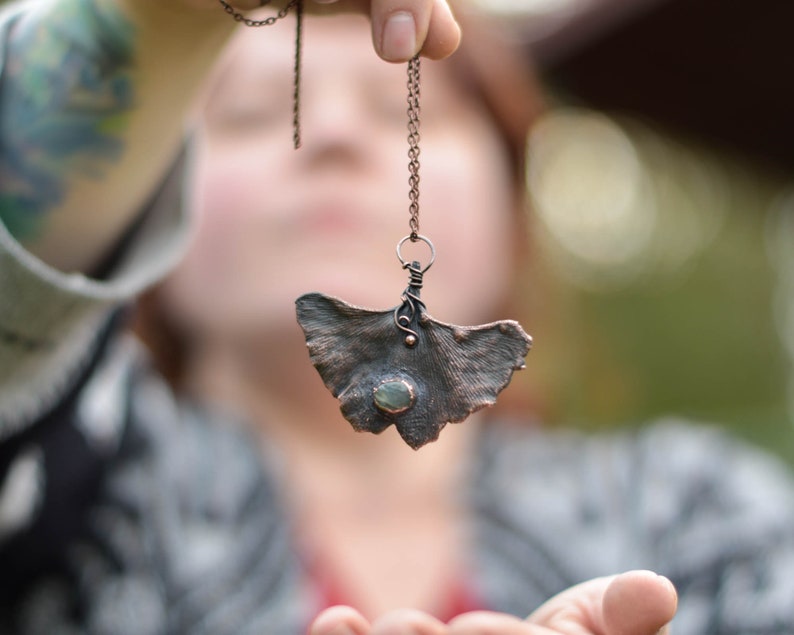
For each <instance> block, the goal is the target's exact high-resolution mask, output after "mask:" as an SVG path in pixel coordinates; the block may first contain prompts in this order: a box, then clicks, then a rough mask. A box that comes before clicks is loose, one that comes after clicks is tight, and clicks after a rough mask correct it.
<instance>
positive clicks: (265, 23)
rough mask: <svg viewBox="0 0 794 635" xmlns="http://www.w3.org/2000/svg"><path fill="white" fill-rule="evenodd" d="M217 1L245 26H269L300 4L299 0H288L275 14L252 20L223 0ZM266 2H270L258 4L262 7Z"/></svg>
mask: <svg viewBox="0 0 794 635" xmlns="http://www.w3.org/2000/svg"><path fill="white" fill-rule="evenodd" d="M218 2H220V3H221V6H222V7H223V10H224V11H226V13H228V14H229V15H230V16H232V17H233V18H234V19H235V21H236V22H241V23H242V24H244V25H245V26H271V25H273V24H275V23H276V22H278V21H279V20H281V19H282V18H285V17H287V14H288V13H289V12H290V11H291V10H292V8H293V7H295V6H297V5H298V4H300V0H290V1H289V2H288V3H287V4H286V5H285V6H284V7H282V8H281V9H279V12H278V13H277V14H276V15H271V16H268V17H266V18H264V19H263V20H253V19H251V18H247V17H245V15H243V14H242V13H240V12H239V11H237V9H235V8H234V7H233V6H232V5H230V4H229V3H228V2H226V1H225V0H218ZM268 4H270V0H265V1H264V2H261V3H260V4H259V6H260V7H264V6H266V5H268Z"/></svg>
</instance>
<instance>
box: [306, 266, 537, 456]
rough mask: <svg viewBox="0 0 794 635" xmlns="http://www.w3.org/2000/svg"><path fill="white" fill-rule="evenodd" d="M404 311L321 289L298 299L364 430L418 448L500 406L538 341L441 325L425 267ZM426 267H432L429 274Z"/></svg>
mask: <svg viewBox="0 0 794 635" xmlns="http://www.w3.org/2000/svg"><path fill="white" fill-rule="evenodd" d="M403 266H404V267H405V268H406V269H408V270H409V271H410V272H411V283H410V284H409V286H408V288H407V289H406V290H405V292H404V293H403V296H402V300H403V303H402V304H401V305H399V306H397V307H396V308H394V309H390V310H386V311H374V310H371V309H365V308H361V307H357V306H353V305H351V304H348V303H347V302H344V301H343V300H340V299H338V298H333V297H329V296H326V295H323V294H321V293H308V294H306V295H303V296H301V297H300V298H298V299H297V301H296V305H297V316H298V322H299V324H300V325H301V328H303V331H304V334H305V336H306V344H307V346H308V349H309V355H310V357H311V361H312V363H313V364H314V366H315V367H316V368H317V370H318V371H319V373H320V376H321V377H322V379H323V382H325V385H326V387H327V388H328V389H329V390H330V391H331V393H332V394H333V395H334V397H336V398H338V399H339V401H340V405H341V411H342V414H343V415H344V417H345V418H346V419H347V420H348V421H349V422H350V423H351V424H352V425H353V428H355V429H356V430H358V431H369V432H374V433H376V434H378V433H380V432H383V430H385V429H386V428H387V427H389V426H390V425H392V424H394V426H395V427H396V428H397V430H398V432H399V433H400V436H401V437H402V438H403V440H404V441H405V442H406V443H407V444H408V445H410V446H411V447H412V448H414V449H418V448H419V447H421V446H423V445H425V444H426V443H428V442H430V441H435V440H436V439H437V438H438V435H439V433H440V431H441V429H442V428H443V427H444V426H445V425H446V424H447V423H455V422H459V421H463V420H464V419H465V418H466V417H468V416H469V415H470V414H471V413H473V412H475V411H476V410H479V409H481V408H484V407H485V406H489V405H492V404H493V403H495V401H496V396H497V395H498V394H499V392H501V391H502V389H503V388H505V386H507V384H508V383H509V382H510V378H511V377H512V375H513V371H515V370H519V369H522V368H524V357H526V355H527V353H528V352H529V349H530V346H531V344H532V338H531V337H530V336H529V335H527V334H526V333H525V332H524V330H523V329H522V328H521V326H520V325H519V324H518V322H515V321H513V320H503V321H499V322H493V323H490V324H484V325H481V326H472V327H462V326H455V325H452V324H445V323H443V322H439V321H438V320H435V319H434V318H432V317H431V316H430V315H428V314H427V312H426V311H425V306H424V303H423V302H422V301H421V300H420V299H419V288H420V287H421V274H422V273H424V272H423V271H422V270H421V269H420V268H419V265H418V263H416V262H414V263H411V264H410V265H408V264H404V265H403ZM425 270H426V269H425Z"/></svg>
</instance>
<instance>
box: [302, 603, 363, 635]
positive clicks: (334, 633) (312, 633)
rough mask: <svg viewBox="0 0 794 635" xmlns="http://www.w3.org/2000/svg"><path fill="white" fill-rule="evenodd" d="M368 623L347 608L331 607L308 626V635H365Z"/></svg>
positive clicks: (353, 610) (359, 614)
mask: <svg viewBox="0 0 794 635" xmlns="http://www.w3.org/2000/svg"><path fill="white" fill-rule="evenodd" d="M368 632H369V622H367V620H366V619H364V617H363V616H362V615H361V613H359V612H358V611H356V610H355V609H352V608H350V607H349V606H332V607H331V608H329V609H326V610H324V611H323V612H322V613H320V614H319V615H318V616H317V617H316V618H314V621H313V622H312V623H311V625H310V626H309V633H308V635H367V633H368Z"/></svg>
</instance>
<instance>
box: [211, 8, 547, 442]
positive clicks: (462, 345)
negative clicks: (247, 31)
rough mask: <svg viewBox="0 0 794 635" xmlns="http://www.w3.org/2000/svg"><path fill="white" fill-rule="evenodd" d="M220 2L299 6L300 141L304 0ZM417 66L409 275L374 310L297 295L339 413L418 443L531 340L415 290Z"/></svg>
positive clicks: (412, 79)
mask: <svg viewBox="0 0 794 635" xmlns="http://www.w3.org/2000/svg"><path fill="white" fill-rule="evenodd" d="M266 1H267V0H266ZM219 2H220V3H221V4H222V5H224V8H225V9H226V11H227V12H228V13H231V14H232V15H234V16H235V19H236V20H238V21H240V22H243V23H245V24H247V25H249V26H265V25H268V24H273V23H274V22H275V21H276V20H278V19H280V18H281V17H284V15H286V13H287V12H289V10H290V9H291V8H292V7H293V6H294V7H295V8H296V12H297V16H298V27H297V34H296V47H295V51H296V52H295V83H294V85H295V93H294V102H293V105H294V109H293V115H294V117H293V124H294V132H295V135H294V136H295V145H296V147H298V146H299V145H300V126H299V104H300V101H299V85H300V40H301V36H300V34H301V14H302V4H301V3H302V0H291V1H290V3H289V4H288V5H286V6H285V7H284V9H282V10H281V11H280V12H279V13H278V14H277V15H276V16H273V17H271V18H267V19H265V20H259V21H254V20H247V19H246V18H245V17H244V16H242V15H241V14H239V13H237V12H235V11H234V9H232V8H231V7H230V6H229V5H228V4H227V3H226V2H224V0H219ZM263 4H266V2H265V3H263ZM420 70H421V62H420V59H419V56H418V55H417V56H416V57H414V58H413V59H412V60H410V62H409V63H408V110H407V114H408V159H409V161H408V172H409V178H408V185H409V192H408V197H409V207H408V209H409V221H408V228H409V234H408V235H407V236H405V237H404V238H402V239H401V240H400V241H399V242H398V243H397V258H398V260H399V261H400V264H401V265H402V268H403V269H405V270H406V271H407V272H408V276H409V281H408V286H407V287H406V289H405V290H404V291H403V293H402V295H401V297H400V304H398V305H397V306H396V307H394V308H393V309H387V310H385V311H378V310H372V309H366V308H362V307H358V306H354V305H352V304H349V303H347V302H345V301H344V300H340V299H339V298H334V297H330V296H326V295H323V294H322V293H307V294H305V295H302V296H301V297H299V298H298V299H297V300H296V310H297V319H298V323H299V324H300V326H301V328H302V329H303V332H304V335H305V337H306V345H307V347H308V349H309V356H310V358H311V361H312V363H313V364H314V366H315V368H316V369H317V371H318V372H319V373H320V376H321V377H322V380H323V382H324V383H325V385H326V387H327V388H328V389H329V390H330V391H331V393H332V394H333V395H334V397H336V398H337V399H339V402H340V409H341V411H342V414H343V416H344V417H345V419H347V420H348V421H349V422H350V423H351V425H352V426H353V428H354V429H355V430H358V431H367V432H373V433H375V434H379V433H381V432H383V431H384V430H385V429H386V428H388V427H389V426H391V425H394V426H395V427H396V428H397V431H398V432H399V434H400V436H401V437H402V438H403V440H404V441H405V442H406V443H407V444H408V445H409V446H411V447H412V448H414V449H418V448H420V447H421V446H423V445H425V444H426V443H428V442H430V441H435V440H436V439H437V438H438V436H439V433H440V432H441V429H442V428H443V427H444V426H445V425H446V424H447V423H457V422H460V421H463V420H464V419H466V418H467V417H468V416H469V415H470V414H471V413H473V412H475V411H477V410H480V409H481V408H484V407H486V406H489V405H492V404H494V403H495V401H496V396H497V395H498V394H499V393H500V392H501V391H502V390H503V389H504V388H505V387H506V386H507V384H508V383H509V382H510V379H511V377H512V375H513V372H514V371H515V370H520V369H522V368H524V366H525V364H524V358H525V357H526V355H527V353H528V352H529V349H530V347H531V345H532V338H531V337H530V336H529V335H527V334H526V333H525V332H524V330H523V329H522V328H521V326H520V325H519V324H518V322H516V321H514V320H501V321H498V322H492V323H489V324H483V325H480V326H469V327H465V326H456V325H453V324H446V323H444V322H440V321H438V320H436V319H434V318H433V317H431V316H430V315H429V314H428V313H427V309H426V306H425V303H424V301H423V300H422V299H421V297H420V293H421V289H422V285H423V279H424V275H425V273H427V271H428V270H429V269H430V267H431V266H432V265H433V262H434V261H435V257H436V252H435V247H434V246H433V243H432V242H431V241H430V239H429V238H428V237H426V236H423V235H422V234H420V233H419V167H420V166H419V154H420V148H419V141H420V137H419V127H420V121H419V114H420V103H419V101H420V99H419V98H420ZM408 241H410V242H411V243H424V245H425V246H426V247H427V249H428V251H429V257H428V259H427V262H426V264H422V263H421V262H420V261H417V260H413V261H410V262H409V261H407V260H406V259H404V258H403V254H402V250H403V246H404V245H405V243H406V242H408Z"/></svg>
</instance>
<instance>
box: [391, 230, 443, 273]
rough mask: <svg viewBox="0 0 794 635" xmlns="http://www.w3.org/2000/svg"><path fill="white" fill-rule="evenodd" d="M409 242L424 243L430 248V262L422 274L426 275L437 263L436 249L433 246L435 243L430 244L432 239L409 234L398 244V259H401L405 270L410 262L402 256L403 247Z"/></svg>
mask: <svg viewBox="0 0 794 635" xmlns="http://www.w3.org/2000/svg"><path fill="white" fill-rule="evenodd" d="M408 240H410V241H411V242H412V243H415V242H423V243H424V244H425V245H427V246H428V247H429V248H430V262H428V263H427V266H426V267H425V268H424V269H422V273H424V272H425V271H427V270H428V269H430V267H432V266H433V263H434V262H435V261H436V248H435V247H434V246H433V243H432V242H430V239H429V238H428V237H427V236H422V235H421V234H417V235H416V236H412V235H410V234H409V235H408V236H406V237H405V238H403V239H402V240H401V241H400V242H398V243H397V258H399V259H400V264H401V265H402V266H403V268H405V267H406V265H408V262H409V261H407V260H405V258H403V254H402V248H403V245H404V244H405V242H406V241H408Z"/></svg>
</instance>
